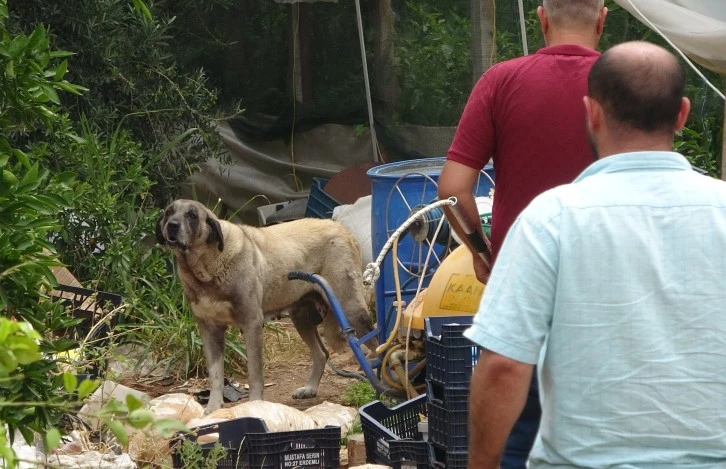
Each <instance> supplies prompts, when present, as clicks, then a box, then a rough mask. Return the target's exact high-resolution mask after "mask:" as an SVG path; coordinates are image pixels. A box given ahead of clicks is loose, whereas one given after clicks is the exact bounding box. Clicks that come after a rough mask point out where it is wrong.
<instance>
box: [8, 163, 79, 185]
mask: <svg viewBox="0 0 726 469" xmlns="http://www.w3.org/2000/svg"><path fill="white" fill-rule="evenodd" d="M0 167H2V164H0ZM75 177H76V175H75V173H73V172H71V171H66V172H63V173H60V174H57V175H56V176H55V180H56V181H57V182H59V183H60V184H63V185H66V186H70V185H71V184H72V183H73V180H74V179H75Z"/></svg>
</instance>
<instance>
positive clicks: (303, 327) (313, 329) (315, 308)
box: [290, 300, 328, 399]
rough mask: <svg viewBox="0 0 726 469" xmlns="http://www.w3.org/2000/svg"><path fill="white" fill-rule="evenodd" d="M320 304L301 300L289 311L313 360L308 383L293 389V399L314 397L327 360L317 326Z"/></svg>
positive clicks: (326, 352)
mask: <svg viewBox="0 0 726 469" xmlns="http://www.w3.org/2000/svg"><path fill="white" fill-rule="evenodd" d="M320 304H321V303H318V302H316V301H310V300H302V301H300V302H298V303H297V304H295V305H294V306H293V308H292V310H291V312H290V318H291V319H292V323H293V324H294V325H295V329H297V332H298V334H300V337H301V338H302V340H303V342H305V344H306V345H307V346H308V348H309V349H310V357H311V359H312V362H313V365H312V370H311V372H310V379H309V380H308V384H306V385H305V386H303V387H301V388H298V389H296V390H295V392H294V393H293V394H292V397H293V398H295V399H306V398H309V397H315V395H316V394H317V393H318V386H319V385H320V379H321V378H322V377H323V371H325V364H326V363H327V361H328V351H327V350H326V349H325V346H324V345H323V341H322V340H321V338H320V334H318V327H317V324H318V323H319V322H320V319H322V316H321V312H320V311H319V306H320Z"/></svg>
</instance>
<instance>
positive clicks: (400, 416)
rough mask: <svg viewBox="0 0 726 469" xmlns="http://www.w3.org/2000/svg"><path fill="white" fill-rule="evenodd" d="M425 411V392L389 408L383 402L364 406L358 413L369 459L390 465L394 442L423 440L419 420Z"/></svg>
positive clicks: (369, 460)
mask: <svg viewBox="0 0 726 469" xmlns="http://www.w3.org/2000/svg"><path fill="white" fill-rule="evenodd" d="M426 412H427V410H426V395H425V394H423V395H421V396H418V397H416V398H414V399H411V400H410V401H406V402H404V403H403V404H399V405H398V406H396V407H393V408H390V409H389V408H388V407H386V405H385V404H384V403H382V402H380V401H375V402H371V403H370V404H366V405H364V406H363V407H361V408H360V409H359V410H358V413H359V414H360V422H361V426H362V427H363V437H364V441H365V445H366V458H367V460H368V462H376V463H381V464H387V465H391V464H392V462H393V461H392V460H391V447H390V442H391V441H393V440H413V441H420V440H422V439H423V437H422V435H421V433H420V432H419V431H418V423H419V422H420V421H421V418H420V415H426ZM409 442H410V441H409ZM399 449H403V448H399Z"/></svg>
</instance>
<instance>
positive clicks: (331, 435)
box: [171, 417, 341, 469]
mask: <svg viewBox="0 0 726 469" xmlns="http://www.w3.org/2000/svg"><path fill="white" fill-rule="evenodd" d="M207 434H217V435H218V440H217V441H218V442H219V444H220V445H222V447H223V448H224V449H225V450H226V451H227V454H226V456H225V457H224V458H223V459H221V460H220V461H218V462H217V469H289V468H296V469H305V468H310V469H337V468H338V467H339V466H340V436H341V434H340V427H335V426H329V427H325V428H317V429H312V430H296V431H287V432H268V431H267V425H266V424H265V422H264V421H263V420H262V419H258V418H252V417H243V418H239V419H234V420H227V421H224V422H219V423H215V424H211V425H205V426H203V427H198V428H195V429H194V433H193V434H182V435H179V436H178V437H177V438H175V439H173V440H172V442H171V447H172V452H171V456H172V464H173V467H174V468H175V469H181V468H186V467H188V464H187V462H186V461H184V459H183V458H182V455H181V452H180V451H179V447H178V445H180V444H181V443H182V440H184V439H186V440H189V441H192V442H196V441H197V438H198V437H199V436H202V435H207ZM214 444H215V443H203V444H201V445H200V446H201V450H202V455H203V456H204V457H206V456H207V455H208V454H209V452H210V451H211V450H212V448H213V447H214Z"/></svg>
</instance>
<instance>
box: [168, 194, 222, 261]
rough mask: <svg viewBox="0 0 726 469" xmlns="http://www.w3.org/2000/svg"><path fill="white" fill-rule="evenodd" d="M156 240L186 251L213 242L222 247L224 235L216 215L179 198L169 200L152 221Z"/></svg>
mask: <svg viewBox="0 0 726 469" xmlns="http://www.w3.org/2000/svg"><path fill="white" fill-rule="evenodd" d="M156 240H157V241H158V243H159V244H161V245H162V246H167V247H169V248H171V249H178V250H181V251H187V250H190V249H194V248H197V247H200V246H205V245H208V244H213V243H217V248H218V249H219V250H220V252H221V251H223V250H224V236H223V235H222V227H221V226H220V224H219V220H218V219H217V217H216V216H215V215H214V213H212V211H211V210H209V209H208V208H207V207H205V206H204V205H202V204H201V203H199V202H196V201H194V200H185V199H179V200H175V201H174V202H172V203H170V204H169V205H168V206H167V207H166V209H165V210H164V212H163V213H162V215H161V218H159V221H158V222H157V224H156Z"/></svg>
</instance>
